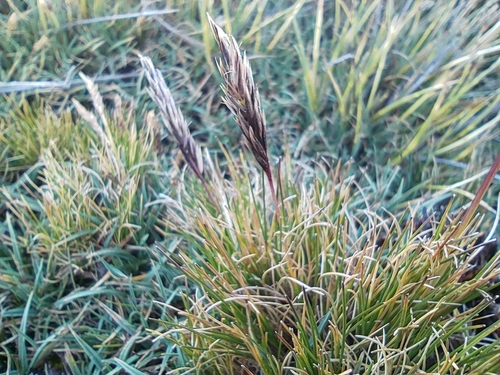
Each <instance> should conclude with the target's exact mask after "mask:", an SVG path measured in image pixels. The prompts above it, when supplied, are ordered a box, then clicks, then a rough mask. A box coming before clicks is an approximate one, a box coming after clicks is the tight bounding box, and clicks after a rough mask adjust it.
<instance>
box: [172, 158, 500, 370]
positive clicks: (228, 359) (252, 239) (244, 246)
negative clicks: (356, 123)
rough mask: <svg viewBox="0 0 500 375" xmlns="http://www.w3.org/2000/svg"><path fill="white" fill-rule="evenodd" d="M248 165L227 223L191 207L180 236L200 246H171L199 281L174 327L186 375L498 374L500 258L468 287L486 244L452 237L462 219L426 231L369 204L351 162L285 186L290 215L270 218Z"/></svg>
mask: <svg viewBox="0 0 500 375" xmlns="http://www.w3.org/2000/svg"><path fill="white" fill-rule="evenodd" d="M323 167H324V168H325V166H323ZM247 168H248V165H246V164H245V163H244V162H242V164H241V165H240V166H239V167H238V168H237V169H236V168H235V170H234V172H235V173H236V174H232V175H231V177H232V178H234V181H235V184H236V185H237V186H238V188H234V189H233V190H231V189H230V187H229V186H228V187H227V188H226V189H227V191H228V193H227V194H228V195H230V196H231V198H228V201H229V202H230V203H229V205H228V206H229V207H228V208H227V212H226V213H225V215H224V217H223V218H221V217H214V216H213V215H210V214H209V213H207V211H205V210H203V209H201V210H200V209H199V208H198V207H193V208H185V210H186V211H185V215H186V216H187V217H189V218H191V217H196V219H195V220H194V223H192V224H191V227H190V229H189V230H186V229H185V228H186V224H185V223H184V225H182V226H179V232H180V234H181V235H182V238H185V239H186V240H187V242H188V243H192V244H193V245H192V246H185V247H181V248H180V249H179V250H178V251H176V252H175V253H173V254H170V253H167V252H164V254H165V255H166V256H167V258H168V259H169V261H170V262H171V264H173V265H175V266H176V267H178V269H179V270H180V271H181V272H182V274H183V275H184V277H185V280H186V283H190V284H194V285H196V287H197V288H196V291H195V292H194V293H192V294H187V295H185V297H184V302H185V305H184V308H183V309H180V310H179V309H175V312H176V313H177V314H178V319H175V320H168V321H165V322H164V324H165V325H166V326H167V327H168V328H169V330H168V331H167V332H166V333H165V334H163V335H162V337H164V338H166V339H167V340H172V341H173V342H175V343H176V344H177V345H179V346H180V347H181V348H182V349H183V352H184V354H185V357H183V358H181V359H179V369H177V370H176V372H175V373H184V372H185V371H190V370H194V369H196V372H197V373H206V374H210V373H220V374H293V373H307V374H311V373H322V374H340V373H343V374H344V373H345V374H349V373H352V374H372V373H383V374H411V373H419V371H420V372H427V373H429V372H432V373H457V374H458V373H497V370H498V368H499V360H500V349H499V348H500V347H499V342H498V341H494V342H490V341H488V340H487V339H486V338H487V336H488V335H489V334H491V333H492V332H494V331H495V330H497V329H498V328H499V325H498V323H497V324H495V325H492V326H489V327H487V328H486V329H485V330H484V331H482V332H481V334H478V335H475V333H474V330H475V328H478V327H480V326H481V322H479V321H478V314H479V312H481V311H482V310H483V309H485V308H486V307H487V306H488V305H489V304H490V303H491V301H490V300H489V299H488V298H484V299H483V298H482V297H483V296H484V295H485V294H486V292H487V291H488V290H490V289H491V288H492V286H493V285H495V284H496V283H497V282H498V277H499V272H498V266H499V261H500V260H499V258H498V256H496V257H494V259H492V260H491V262H490V263H489V264H488V265H487V267H486V268H485V269H483V270H482V271H481V272H479V273H478V274H477V275H475V277H474V278H472V279H471V280H469V281H467V282H463V281H461V279H462V278H463V276H464V275H465V274H466V273H467V272H468V271H469V266H470V265H469V261H468V260H467V259H468V257H467V255H468V252H467V251H465V250H466V249H468V248H471V247H472V246H473V245H474V243H475V240H476V236H469V237H466V238H462V239H457V238H452V239H449V240H445V239H446V238H447V237H448V236H449V235H450V233H451V232H452V231H453V229H454V228H455V227H456V226H457V225H458V223H459V220H458V218H452V216H451V215H449V214H451V213H449V214H448V213H447V214H446V215H444V216H443V217H442V218H441V219H437V218H435V217H431V218H429V220H428V222H427V223H426V226H427V227H428V229H424V227H423V226H419V224H417V223H416V221H415V220H407V219H406V218H407V216H404V215H403V216H402V217H401V218H400V219H396V218H390V219H388V218H384V217H381V216H380V215H378V214H376V213H375V212H371V211H369V210H360V209H357V208H356V205H354V204H353V201H355V199H356V198H357V197H358V198H359V196H361V195H362V194H363V193H364V192H363V191H359V190H357V189H355V188H353V186H352V179H349V178H347V179H346V178H344V176H342V175H343V174H344V172H341V171H342V166H341V165H338V166H336V167H335V168H332V167H331V166H326V168H325V169H329V170H331V171H330V172H327V173H324V172H322V170H321V168H319V170H316V171H314V172H311V175H310V176H307V177H309V178H310V180H309V181H308V178H306V177H303V178H301V179H298V181H294V182H293V183H292V182H287V183H285V182H284V183H283V184H286V186H285V187H284V192H285V196H286V197H287V199H285V200H284V202H283V204H282V214H283V217H285V218H286V221H285V222H283V223H281V224H280V223H278V222H276V221H274V222H268V221H267V217H266V216H267V213H266V210H265V209H263V207H264V203H263V197H262V195H260V194H259V193H258V191H259V186H260V183H259V182H253V183H251V182H250V181H259V173H258V172H256V171H251V172H248V173H244V172H241V171H242V170H247ZM299 169H300V168H299ZM287 177H289V176H287ZM288 181H289V180H288ZM245 186H247V188H245ZM170 225H172V226H174V223H171V224H170ZM477 225H479V223H475V224H474V226H473V227H471V228H469V230H470V231H471V232H473V233H474V232H475V231H476V228H477ZM476 298H481V300H482V302H481V303H479V304H477V305H476V306H475V307H474V308H470V309H464V305H465V304H466V303H469V302H471V301H472V300H474V299H476ZM168 307H169V308H171V309H172V307H171V306H168ZM478 369H480V370H478ZM476 370H478V372H476Z"/></svg>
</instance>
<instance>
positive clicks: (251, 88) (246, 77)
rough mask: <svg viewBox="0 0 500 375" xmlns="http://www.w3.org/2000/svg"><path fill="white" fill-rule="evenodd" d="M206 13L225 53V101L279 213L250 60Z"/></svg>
mask: <svg viewBox="0 0 500 375" xmlns="http://www.w3.org/2000/svg"><path fill="white" fill-rule="evenodd" d="M207 16H208V20H209V22H210V26H211V28H212V32H213V34H214V36H215V40H216V41H217V44H218V45H219V48H220V50H221V52H222V59H221V60H219V61H218V62H217V67H218V68H219V71H220V73H221V75H222V78H223V79H224V83H225V84H224V85H223V86H222V89H223V91H224V97H223V102H224V104H225V105H226V106H227V107H228V108H229V110H230V111H231V113H232V114H233V115H234V117H235V120H236V122H237V124H238V126H239V127H240V129H241V131H242V132H243V136H244V137H245V142H246V144H247V146H248V148H249V149H250V151H252V153H253V155H254V156H255V159H256V160H257V163H259V165H260V166H261V168H262V169H263V170H264V172H265V173H266V176H267V179H268V181H269V186H270V187H271V193H272V196H273V200H274V204H275V206H276V212H277V214H278V215H279V211H278V210H279V207H278V199H277V197H276V193H275V191H274V184H273V178H272V173H271V167H270V163H269V157H268V154H267V140H266V119H265V116H264V112H263V111H262V109H261V105H260V97H259V90H258V89H257V86H256V85H255V83H254V80H253V75H252V68H251V66H250V62H249V61H248V58H247V56H246V53H245V52H243V54H242V53H241V51H240V48H239V47H238V43H237V42H236V40H235V39H234V38H233V37H232V36H228V35H227V34H226V33H225V32H224V30H222V29H221V28H220V27H219V26H217V25H216V24H215V22H214V20H213V19H212V18H211V17H210V15H208V14H207Z"/></svg>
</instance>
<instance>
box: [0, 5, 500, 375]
mask: <svg viewBox="0 0 500 375" xmlns="http://www.w3.org/2000/svg"><path fill="white" fill-rule="evenodd" d="M206 12H209V13H210V14H211V15H212V16H213V17H214V19H215V20H216V21H217V22H218V24H219V25H221V26H222V27H223V28H224V29H225V30H226V31H227V32H229V33H231V34H233V35H234V36H235V37H236V39H237V40H238V41H239V43H241V46H242V48H243V49H245V50H246V51H247V54H248V56H249V58H250V61H251V64H252V67H253V71H254V74H255V81H256V83H257V86H258V87H259V90H260V94H261V99H262V105H263V110H264V112H265V114H266V117H267V123H268V143H269V149H270V155H271V157H272V158H273V160H272V162H276V161H277V160H278V157H280V156H282V155H286V156H287V157H290V158H292V159H293V160H296V161H299V162H300V164H302V165H303V166H304V167H305V168H307V167H308V166H311V165H312V164H313V163H314V162H315V161H317V160H320V159H321V158H328V159H334V160H337V159H339V158H342V159H343V160H349V159H351V158H352V160H353V165H352V168H351V171H352V173H353V174H355V175H356V176H357V178H358V183H359V184H360V185H361V186H362V187H363V189H365V190H366V192H367V195H368V196H369V199H367V201H369V202H370V205H371V206H370V207H369V208H370V209H373V210H375V211H380V210H381V209H388V210H390V211H392V212H394V213H396V214H397V213H398V212H402V210H404V209H406V207H407V205H408V203H411V204H412V205H413V207H418V210H420V211H419V212H423V213H424V215H425V214H426V211H427V210H432V209H439V207H440V205H441V204H443V202H444V201H445V200H447V199H448V198H449V197H450V196H451V195H452V194H458V198H457V199H455V203H454V204H455V206H456V207H458V206H460V204H464V203H467V202H468V201H469V200H470V198H471V196H472V193H473V192H474V191H475V190H476V189H477V187H478V185H479V183H480V181H481V178H480V177H481V176H482V175H484V173H485V171H486V169H487V168H488V167H489V166H490V165H491V163H492V161H493V159H494V157H495V156H496V154H498V153H499V152H500V126H499V125H498V121H499V115H498V113H499V109H500V103H499V102H500V93H499V88H498V86H499V85H498V82H499V71H500V70H499V69H500V12H499V10H498V3H497V2H496V1H467V2H464V1H458V0H457V1H436V2H423V1H413V2H397V1H396V2H392V1H381V0H374V1H360V2H351V1H322V0H318V1H305V0H301V1H272V0H269V1H266V0H253V1H245V2H238V1H229V0H221V1H220V2H219V1H217V2H214V1H208V0H200V1H181V0H179V1H165V2H146V1H143V2H139V1H122V2H117V3H112V2H105V1H102V0H79V1H77V0H66V1H62V0H61V1H56V0H53V1H51V0H44V1H42V0H38V1H35V0H27V1H16V0H2V1H0V82H2V83H0V94H1V95H2V98H1V99H0V116H1V119H0V180H1V183H2V187H1V190H0V220H1V223H0V243H1V244H0V288H1V289H0V301H1V306H2V309H1V311H0V315H1V323H0V324H1V325H2V330H1V331H0V352H1V354H2V355H1V357H0V370H3V369H6V370H9V371H11V373H16V372H15V371H18V373H26V372H27V371H28V370H39V371H41V370H42V369H45V370H46V371H48V370H47V369H50V370H52V369H53V370H54V371H56V370H60V371H63V370H66V371H71V372H72V373H75V374H77V373H94V372H95V373H100V372H109V371H115V372H119V371H120V370H121V369H127V366H132V367H133V368H136V369H140V370H141V371H143V372H146V373H158V372H159V371H160V370H161V369H166V368H168V366H169V363H170V361H171V360H172V358H174V357H175V356H176V355H177V354H178V353H177V349H176V348H175V347H174V346H172V344H169V343H166V342H162V341H161V340H160V341H156V342H154V343H153V342H152V341H151V337H152V336H151V335H152V334H151V332H150V331H148V329H152V330H160V331H161V329H162V328H161V327H158V326H157V324H156V323H155V320H154V319H151V318H161V319H163V318H164V316H165V314H167V312H166V311H165V310H164V309H163V308H162V307H161V306H159V305H156V304H153V302H152V301H153V300H156V299H159V300H162V301H170V302H171V303H176V302H175V301H176V300H177V299H179V295H178V292H179V290H181V289H183V288H186V287H185V286H183V285H177V284H176V283H174V282H172V280H173V278H174V277H175V275H176V273H175V271H174V270H169V269H165V268H162V267H160V266H159V265H157V264H152V263H151V260H150V256H149V251H148V249H149V247H150V246H151V244H152V243H153V242H154V241H163V240H164V239H165V235H166V234H168V231H169V229H168V228H167V227H165V225H164V224H162V223H163V221H162V220H161V217H162V215H164V214H165V212H166V211H167V209H166V208H165V206H168V205H169V204H174V203H175V202H171V200H170V198H168V197H170V196H174V195H175V186H176V182H177V181H179V180H181V179H182V174H183V169H182V165H180V164H179V163H180V162H179V159H178V158H177V153H178V151H177V149H176V148H175V146H174V145H173V144H172V142H171V140H170V139H169V138H168V137H167V135H166V134H165V132H164V130H163V129H162V128H161V127H160V126H159V124H158V123H157V122H156V120H155V118H154V116H153V114H152V113H151V112H150V111H151V110H152V109H153V107H152V104H151V101H150V100H149V98H148V96H147V94H146V92H145V90H144V84H143V76H142V73H141V71H140V69H139V66H140V65H139V60H138V57H137V54H138V53H141V54H143V55H148V56H150V57H151V58H152V59H153V61H154V62H155V64H156V66H157V67H158V68H160V69H161V70H162V72H163V73H164V76H165V79H166V81H167V83H168V85H169V87H170V89H171V91H172V92H173V95H174V97H175V99H176V101H177V103H178V105H179V106H180V107H181V108H182V110H183V113H184V115H185V116H186V118H187V119H189V120H190V121H192V124H191V131H192V133H193V135H194V137H195V139H196V140H197V141H198V142H199V143H200V144H202V145H203V146H206V147H208V149H209V150H210V151H211V152H213V153H215V154H217V152H218V151H217V150H220V148H219V142H221V143H222V144H224V145H225V146H226V147H227V148H228V149H229V152H230V153H232V154H234V153H236V152H238V151H239V150H240V149H241V137H240V133H239V131H238V129H237V127H236V126H235V124H234V121H233V120H232V119H231V116H230V114H229V112H228V111H227V109H226V108H225V107H224V106H223V105H222V104H221V100H220V94H221V91H220V88H219V84H220V83H221V80H220V77H219V76H218V74H217V73H216V68H215V64H214V60H213V59H214V57H216V56H218V51H217V50H216V45H215V41H214V40H213V37H212V35H211V33H210V29H209V25H208V21H207V19H206V17H205V13H206ZM78 72H84V73H85V74H86V75H88V76H90V77H92V78H94V79H95V81H96V83H97V84H98V85H99V91H100V92H101V94H102V95H103V98H104V104H105V106H106V108H107V114H106V118H107V119H108V121H109V123H110V124H111V126H110V129H112V131H111V134H109V137H110V139H113V141H114V146H113V147H114V148H113V150H112V153H111V154H110V153H109V152H108V151H107V149H106V147H104V146H103V145H102V144H101V143H100V141H99V137H98V136H97V135H96V134H95V132H93V131H92V129H91V128H90V127H89V126H88V124H86V123H85V122H83V121H82V120H81V119H80V118H79V116H77V115H76V112H75V111H74V108H73V104H72V102H71V100H70V99H71V98H75V99H77V100H78V101H80V102H81V103H83V104H84V105H85V106H86V107H87V108H90V99H89V94H88V92H87V91H86V89H85V86H84V83H83V81H82V80H81V79H80V78H79V76H78V74H77V73H78ZM110 155H111V156H110ZM115 159H116V160H118V161H119V164H120V168H121V169H120V173H119V176H120V178H119V179H118V180H116V178H115V177H114V173H112V172H113V171H115V170H114V169H113V168H115V165H114V163H115V161H114V160H115ZM115 172H116V171H115ZM499 180H500V177H498V176H497V179H496V182H495V183H494V184H493V186H492V188H491V189H490V190H489V192H488V195H487V196H486V198H485V202H486V203H485V204H484V205H483V207H485V208H486V211H485V212H488V211H491V212H493V211H494V209H493V208H492V207H494V206H495V204H496V199H495V198H494V197H496V195H497V194H498V192H499V191H500V184H499V183H498V181H499ZM121 186H125V187H126V188H124V189H121V188H120V187H121ZM359 204H360V205H363V204H365V203H364V202H360V203H359ZM487 204H489V205H490V206H492V207H490V206H488V205H487ZM492 218H493V215H492V214H491V213H490V214H489V216H487V217H486V223H488V222H491V220H492ZM165 347H166V348H167V349H165ZM165 350H167V354H165ZM44 366H45V367H44ZM47 366H48V367H47Z"/></svg>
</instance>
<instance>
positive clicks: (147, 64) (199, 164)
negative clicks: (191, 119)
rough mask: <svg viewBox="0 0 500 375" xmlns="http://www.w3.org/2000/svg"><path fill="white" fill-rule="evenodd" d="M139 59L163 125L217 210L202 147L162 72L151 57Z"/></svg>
mask: <svg viewBox="0 0 500 375" xmlns="http://www.w3.org/2000/svg"><path fill="white" fill-rule="evenodd" d="M139 58H140V60H141V65H142V67H143V69H144V71H145V73H146V78H147V80H148V82H149V85H150V89H149V94H150V95H151V97H152V98H153V100H154V101H155V103H156V104H157V105H158V108H159V109H160V113H161V117H162V119H163V123H164V124H165V126H166V127H167V129H168V131H169V132H170V133H171V134H172V135H173V136H174V138H175V140H176V141H177V144H178V145H179V149H180V150H181V152H182V155H183V156H184V159H185V160H186V163H187V164H188V165H189V167H190V168H191V170H192V171H193V172H194V174H195V175H196V177H197V178H198V179H199V180H200V181H201V183H202V184H203V187H204V188H205V190H206V192H207V194H208V197H209V199H210V201H211V202H212V204H213V205H214V207H216V208H217V207H218V205H217V203H216V200H215V198H214V196H213V194H212V193H211V192H210V189H209V188H208V185H207V183H206V182H205V179H204V178H203V174H202V173H203V157H202V153H201V148H200V146H199V145H198V144H197V143H196V142H195V140H194V139H193V137H192V135H191V132H190V131H189V126H188V123H187V121H186V120H185V118H184V116H183V115H182V112H181V110H180V108H179V107H177V105H176V104H175V101H174V98H173V96H172V93H171V92H170V90H169V89H168V86H167V84H166V83H165V80H164V79H163V76H162V74H161V72H160V71H159V70H158V69H156V68H155V67H154V65H153V62H152V61H151V59H150V58H149V57H144V56H141V55H139Z"/></svg>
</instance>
